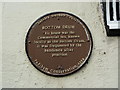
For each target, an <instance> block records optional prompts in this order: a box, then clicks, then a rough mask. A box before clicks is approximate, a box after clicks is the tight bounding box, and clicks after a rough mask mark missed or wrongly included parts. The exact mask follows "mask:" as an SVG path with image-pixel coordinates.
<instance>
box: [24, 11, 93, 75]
mask: <svg viewBox="0 0 120 90" xmlns="http://www.w3.org/2000/svg"><path fill="white" fill-rule="evenodd" d="M57 13H63V14H68V15H70V16H73V17H75V18H77V19H78V20H79V21H80V22H82V24H83V25H85V27H86V28H87V31H88V33H89V37H90V38H91V47H90V49H91V51H90V53H89V55H88V58H87V59H86V60H85V62H84V63H83V64H82V66H80V67H78V68H77V69H76V70H75V71H73V72H70V73H68V74H62V75H54V74H49V73H46V72H44V71H42V70H40V69H38V67H37V66H36V65H35V64H34V63H33V62H32V60H31V58H30V56H29V55H28V50H27V45H28V44H27V41H28V37H29V33H30V31H31V29H32V27H33V26H34V25H35V23H36V22H38V21H39V20H40V19H42V18H44V17H46V16H48V15H51V14H57ZM92 50H93V38H92V34H91V32H90V30H89V28H88V26H87V25H86V24H85V23H84V21H83V20H81V19H80V18H79V17H78V16H77V15H74V14H72V13H71V12H70V13H68V12H63V11H58V12H50V13H47V14H45V15H42V16H40V17H39V18H38V19H37V20H35V21H34V22H33V23H32V24H31V25H30V27H29V29H28V32H27V34H26V37H25V51H26V54H27V57H28V59H29V61H30V62H31V64H32V65H33V66H34V67H35V68H36V69H37V70H38V71H40V72H42V73H44V74H46V75H49V76H53V77H63V76H68V75H72V74H74V73H76V72H78V71H79V70H80V69H81V68H83V67H84V66H85V64H87V63H88V60H89V59H90V56H91V54H92Z"/></svg>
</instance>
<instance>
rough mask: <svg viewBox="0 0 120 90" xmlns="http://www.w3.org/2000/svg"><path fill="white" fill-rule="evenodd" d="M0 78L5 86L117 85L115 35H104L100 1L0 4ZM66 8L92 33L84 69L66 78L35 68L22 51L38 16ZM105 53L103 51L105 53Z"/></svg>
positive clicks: (81, 86)
mask: <svg viewBox="0 0 120 90" xmlns="http://www.w3.org/2000/svg"><path fill="white" fill-rule="evenodd" d="M2 9H3V12H2V14H3V15H2V19H3V33H2V35H3V38H2V45H3V47H2V51H3V52H2V70H3V71H2V75H3V77H2V79H3V81H2V82H3V83H2V84H3V87H4V88H9V87H11V88H27V87H28V88H108V87H109V88H117V87H118V37H107V36H106V32H105V28H104V24H103V18H102V11H101V9H100V7H99V3H97V2H96V3H95V2H89V3H78V2H77V3H3V6H2ZM54 11H67V12H71V13H73V14H75V15H77V16H78V17H80V18H81V19H82V20H83V21H84V22H85V23H86V24H87V25H88V27H89V29H90V31H91V33H92V36H93V41H94V42H93V43H94V47H93V52H92V55H91V58H90V60H89V63H88V64H87V65H85V67H84V68H82V69H81V70H79V71H78V72H77V73H74V74H72V75H70V76H67V77H60V78H56V77H51V76H47V75H45V74H43V73H41V72H40V71H38V70H36V69H35V68H34V67H33V66H32V64H31V63H30V62H29V60H28V58H27V55H26V52H25V38H26V34H27V32H28V29H29V27H30V26H31V24H32V23H33V22H34V21H35V20H36V19H37V18H39V17H40V16H42V15H44V14H46V13H49V12H54ZM104 52H106V54H104Z"/></svg>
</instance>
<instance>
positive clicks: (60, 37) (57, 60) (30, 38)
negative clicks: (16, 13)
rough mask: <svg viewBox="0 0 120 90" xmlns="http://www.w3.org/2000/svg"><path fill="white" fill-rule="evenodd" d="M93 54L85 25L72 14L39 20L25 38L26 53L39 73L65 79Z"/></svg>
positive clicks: (64, 13)
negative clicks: (65, 76)
mask: <svg viewBox="0 0 120 90" xmlns="http://www.w3.org/2000/svg"><path fill="white" fill-rule="evenodd" d="M91 51H92V37H91V34H90V31H89V29H88V27H87V26H86V25H85V23H84V22H83V21H82V20H81V19H79V18H78V17H76V16H75V15H73V14H70V13H66V12H55V13H50V14H47V15H45V16H43V17H41V18H39V19H38V20H37V21H35V23H34V24H33V25H32V26H31V27H30V29H29V32H28V34H27V37H26V52H27V55H28V57H29V59H30V61H31V63H32V64H33V65H34V66H35V67H36V68H37V69H38V70H40V71H42V72H44V73H46V74H49V75H53V76H64V75H68V74H71V73H73V72H75V71H77V70H79V69H80V68H81V67H82V66H83V65H84V64H85V62H86V61H87V60H88V58H89V56H90V54H91Z"/></svg>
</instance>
